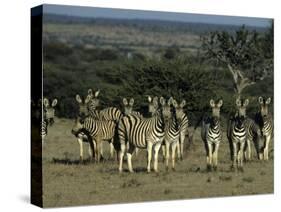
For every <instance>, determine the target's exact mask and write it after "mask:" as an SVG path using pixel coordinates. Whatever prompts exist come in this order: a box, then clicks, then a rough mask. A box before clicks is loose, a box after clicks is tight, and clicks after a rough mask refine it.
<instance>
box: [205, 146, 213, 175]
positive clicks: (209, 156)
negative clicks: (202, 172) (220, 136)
mask: <svg viewBox="0 0 281 212" xmlns="http://www.w3.org/2000/svg"><path fill="white" fill-rule="evenodd" d="M206 142H207V147H206V151H207V171H211V170H212V144H211V143H209V142H208V141H206Z"/></svg>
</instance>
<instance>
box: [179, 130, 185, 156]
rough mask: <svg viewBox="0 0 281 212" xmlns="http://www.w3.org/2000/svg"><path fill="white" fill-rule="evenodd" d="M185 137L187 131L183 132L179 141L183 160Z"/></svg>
mask: <svg viewBox="0 0 281 212" xmlns="http://www.w3.org/2000/svg"><path fill="white" fill-rule="evenodd" d="M184 139H185V133H181V135H180V141H179V147H180V159H181V160H183V147H184Z"/></svg>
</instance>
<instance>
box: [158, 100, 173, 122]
mask: <svg viewBox="0 0 281 212" xmlns="http://www.w3.org/2000/svg"><path fill="white" fill-rule="evenodd" d="M172 102H173V98H172V97H171V98H170V99H169V100H168V102H166V100H165V99H164V98H163V97H160V104H161V106H162V108H161V110H162V115H163V118H164V121H165V122H167V121H168V120H170V119H171V118H172V113H171V112H172V108H171V106H172Z"/></svg>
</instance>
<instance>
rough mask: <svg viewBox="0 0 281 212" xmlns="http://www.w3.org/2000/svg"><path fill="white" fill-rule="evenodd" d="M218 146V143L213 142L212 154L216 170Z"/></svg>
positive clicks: (215, 169)
mask: <svg viewBox="0 0 281 212" xmlns="http://www.w3.org/2000/svg"><path fill="white" fill-rule="evenodd" d="M219 146H220V145H219V144H215V147H214V152H213V156H212V159H213V168H214V171H217V166H218V152H219Z"/></svg>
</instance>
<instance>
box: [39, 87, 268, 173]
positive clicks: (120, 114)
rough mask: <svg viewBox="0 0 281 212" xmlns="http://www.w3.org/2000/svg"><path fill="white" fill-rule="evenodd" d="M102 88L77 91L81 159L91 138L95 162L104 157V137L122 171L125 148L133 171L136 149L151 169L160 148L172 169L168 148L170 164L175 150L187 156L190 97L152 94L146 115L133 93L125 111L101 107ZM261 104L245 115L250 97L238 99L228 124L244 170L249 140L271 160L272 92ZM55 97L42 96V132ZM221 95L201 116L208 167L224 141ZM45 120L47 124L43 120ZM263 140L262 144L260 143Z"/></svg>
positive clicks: (235, 157)
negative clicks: (253, 115) (144, 155)
mask: <svg viewBox="0 0 281 212" xmlns="http://www.w3.org/2000/svg"><path fill="white" fill-rule="evenodd" d="M99 93H100V92H99V91H96V92H93V90H92V89H89V90H88V94H87V95H86V97H85V98H83V97H81V96H80V95H78V94H77V95H76V98H75V99H76V101H77V103H78V106H79V112H78V115H77V118H76V119H75V124H74V126H73V128H72V131H71V132H72V134H74V135H75V136H76V138H77V141H78V144H79V147H80V160H81V161H83V143H84V142H87V143H89V155H90V157H91V158H92V157H94V158H95V160H96V161H97V162H99V161H100V159H101V158H103V143H104V141H107V142H109V144H110V157H111V158H113V157H114V154H115V153H116V158H117V160H118V162H119V172H122V171H123V160H124V156H125V154H126V157H127V163H128V169H129V171H130V172H134V169H133V166H132V156H133V154H134V153H136V155H137V151H138V149H146V151H147V172H150V171H151V161H152V157H153V169H154V171H155V172H158V153H159V150H160V149H161V150H162V154H163V158H164V161H165V167H166V169H167V170H168V169H169V162H170V153H171V166H172V169H173V170H175V160H176V154H177V157H178V159H181V160H182V159H183V153H184V152H183V151H184V140H185V137H186V135H188V134H189V132H188V124H189V123H188V117H187V114H186V113H185V112H184V107H185V106H186V101H185V100H183V101H181V102H180V103H178V102H177V101H176V100H175V99H174V98H172V97H170V98H169V99H165V98H163V97H160V98H159V97H157V96H155V97H153V98H152V97H150V96H148V111H149V113H150V117H143V115H142V114H140V113H139V112H137V111H134V110H133V105H134V99H133V98H131V99H128V100H127V99H126V98H124V99H123V102H122V103H123V111H121V110H120V109H118V108H116V107H108V108H105V109H103V110H98V109H97V108H98V107H99V105H100V102H99V98H98V97H99ZM258 101H259V104H260V110H259V112H258V113H257V115H256V118H255V119H251V118H249V117H248V116H247V115H246V108H247V106H248V104H249V100H248V99H244V100H242V99H240V98H238V99H237V100H236V108H237V112H236V114H235V115H233V116H231V117H230V118H229V120H228V124H227V138H228V141H229V147H230V153H231V160H232V168H233V169H235V170H236V169H238V170H243V161H244V160H251V155H252V153H251V152H252V150H251V145H252V144H254V146H255V149H256V152H257V157H258V159H260V160H268V148H269V143H270V140H271V138H272V136H273V120H272V117H271V115H270V114H269V112H268V106H269V104H270V102H271V99H270V98H267V99H264V98H263V97H259V98H258ZM56 104H57V100H56V99H54V100H53V102H52V104H51V105H50V104H49V101H48V99H46V98H45V99H44V104H43V105H44V107H43V108H44V115H43V122H42V129H41V131H42V133H41V134H42V138H43V137H45V135H46V134H47V125H48V124H51V122H52V123H53V121H51V120H53V117H54V106H55V105H56ZM222 105H223V100H219V101H214V100H213V99H211V100H210V107H211V109H212V114H211V116H206V117H204V118H203V120H202V127H201V137H202V140H203V142H204V146H205V150H206V160H207V170H217V166H218V152H219V146H220V143H221V141H222V138H223V136H222V134H223V132H222V128H221V120H220V109H221V107H222ZM44 123H47V124H44ZM261 143H262V147H260V144H261Z"/></svg>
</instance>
